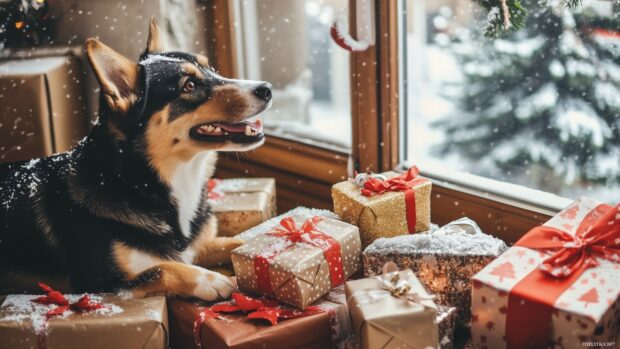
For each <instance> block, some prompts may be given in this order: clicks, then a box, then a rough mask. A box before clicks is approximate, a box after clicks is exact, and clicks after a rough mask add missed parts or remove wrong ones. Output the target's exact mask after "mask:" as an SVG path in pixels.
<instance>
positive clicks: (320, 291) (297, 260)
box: [232, 215, 361, 308]
mask: <svg viewBox="0 0 620 349" xmlns="http://www.w3.org/2000/svg"><path fill="white" fill-rule="evenodd" d="M232 263H233V267H234V269H235V275H236V276H237V284H238V286H239V289H240V290H242V291H245V292H250V293H255V294H262V295H266V296H269V297H273V298H275V299H277V300H279V301H281V302H283V303H286V304H290V305H293V306H296V307H299V308H304V307H306V306H307V305H309V304H311V303H312V302H314V301H315V300H317V299H319V298H320V297H321V296H323V295H324V294H326V293H327V292H328V291H329V290H330V289H332V288H334V287H336V286H338V285H341V284H342V283H343V282H344V281H345V280H346V279H347V278H348V277H350V276H351V275H352V274H353V273H355V272H356V271H358V270H359V269H360V266H361V243H360V237H359V231H358V228H357V227H356V226H353V225H351V224H348V223H345V222H342V221H339V220H335V219H331V218H323V217H311V218H308V219H305V217H303V216H298V215H293V216H289V217H286V218H284V219H282V220H281V222H280V224H279V225H277V226H275V227H272V228H268V231H267V232H266V233H264V234H259V235H257V236H256V237H255V238H253V239H251V240H249V241H247V242H246V243H245V244H244V245H243V246H241V247H238V248H237V249H235V250H233V251H232Z"/></svg>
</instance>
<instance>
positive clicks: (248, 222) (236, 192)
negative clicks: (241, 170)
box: [209, 178, 276, 236]
mask: <svg viewBox="0 0 620 349" xmlns="http://www.w3.org/2000/svg"><path fill="white" fill-rule="evenodd" d="M209 202H210V204H211V208H212V209H213V212H214V213H215V216H216V217H217V222H218V235H220V236H235V235H237V234H239V233H241V232H243V231H245V230H247V229H249V228H252V227H254V226H255V225H257V224H259V223H261V222H264V221H265V220H267V219H269V218H271V217H273V216H275V215H276V184H275V180H274V179H273V178H234V179H223V180H211V181H209Z"/></svg>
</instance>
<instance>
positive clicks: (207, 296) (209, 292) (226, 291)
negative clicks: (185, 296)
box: [193, 270, 235, 301]
mask: <svg viewBox="0 0 620 349" xmlns="http://www.w3.org/2000/svg"><path fill="white" fill-rule="evenodd" d="M234 290H235V285H234V284H233V282H232V281H231V280H230V279H229V278H228V277H226V276H224V275H222V274H220V273H216V272H214V271H211V270H204V271H203V272H202V273H201V274H200V275H199V276H198V277H197V278H196V287H195V288H194V291H193V296H194V297H196V298H199V299H202V300H204V301H216V300H220V299H228V298H230V295H231V294H232V293H233V291H234Z"/></svg>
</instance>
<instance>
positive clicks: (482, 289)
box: [472, 198, 620, 349]
mask: <svg viewBox="0 0 620 349" xmlns="http://www.w3.org/2000/svg"><path fill="white" fill-rule="evenodd" d="M618 280H620V205H616V206H615V207H612V206H610V205H605V204H600V203H599V202H596V201H594V200H592V199H588V198H580V199H578V200H577V201H575V202H573V203H572V204H571V205H570V206H569V207H567V208H566V209H564V210H563V211H561V212H560V213H559V214H557V215H556V216H554V217H553V218H551V219H550V220H549V221H548V222H547V223H545V224H544V225H542V226H540V227H536V228H534V229H532V230H531V231H529V232H528V233H527V234H525V235H524V236H523V237H522V238H521V239H520V240H519V241H517V243H515V245H514V246H513V247H511V248H510V249H509V250H508V251H506V252H505V253H504V254H502V255H501V256H500V257H499V258H497V259H496V260H494V261H493V262H492V263H491V264H489V265H488V266H487V267H486V268H484V269H483V270H482V271H480V272H479V273H478V274H476V275H475V276H474V278H473V289H472V339H473V344H474V346H475V347H476V348H498V349H501V348H547V347H553V348H566V349H568V348H583V347H584V346H589V345H591V346H596V347H598V346H599V345H598V344H596V343H604V344H603V345H604V346H609V347H613V346H614V345H618V342H617V341H618V334H619V332H620V325H619V324H620V304H619V298H618V295H619V294H620V282H618ZM601 347H602V346H601Z"/></svg>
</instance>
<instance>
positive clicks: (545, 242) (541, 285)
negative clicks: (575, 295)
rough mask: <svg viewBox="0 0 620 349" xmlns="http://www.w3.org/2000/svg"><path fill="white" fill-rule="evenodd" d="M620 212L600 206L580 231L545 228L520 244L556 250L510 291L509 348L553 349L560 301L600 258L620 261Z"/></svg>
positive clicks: (507, 331)
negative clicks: (556, 307)
mask: <svg viewBox="0 0 620 349" xmlns="http://www.w3.org/2000/svg"><path fill="white" fill-rule="evenodd" d="M619 210H620V205H616V207H615V208H614V207H612V206H609V205H599V206H597V207H596V208H594V209H593V210H591V211H590V212H589V213H588V214H587V215H586V216H585V217H584V219H583V220H582V221H581V223H580V224H579V227H578V228H577V230H576V232H575V235H571V234H569V233H567V232H565V231H562V230H559V229H556V228H552V227H546V226H540V227H536V228H534V229H532V230H530V231H529V232H528V233H527V234H526V235H525V236H524V237H523V238H521V239H520V240H519V241H518V242H517V243H516V244H515V246H522V247H527V248H531V249H536V250H546V251H549V250H551V251H553V252H554V253H553V254H552V255H551V256H550V257H548V258H547V259H545V260H544V261H543V262H542V263H541V265H540V267H539V268H536V270H534V271H532V272H531V273H530V274H528V275H527V276H526V277H525V278H523V279H522V280H521V281H519V283H517V284H516V285H515V287H513V288H512V289H511V290H510V293H509V295H508V312H507V318H506V337H505V338H506V344H507V347H508V348H509V349H513V348H514V349H517V348H547V347H548V346H549V342H550V341H551V340H552V338H550V336H549V334H550V333H551V326H552V314H553V307H554V304H555V302H556V301H557V299H558V298H559V297H560V296H561V295H562V294H563V293H564V292H565V291H566V290H567V289H568V288H569V287H571V286H572V285H573V284H574V283H575V281H576V280H577V279H578V278H579V276H580V275H581V274H582V273H583V272H584V271H585V270H586V269H588V268H591V267H594V266H597V265H598V264H599V262H598V261H597V258H604V259H607V260H610V261H612V262H616V263H618V262H620V219H616V216H617V215H620V211H619Z"/></svg>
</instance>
